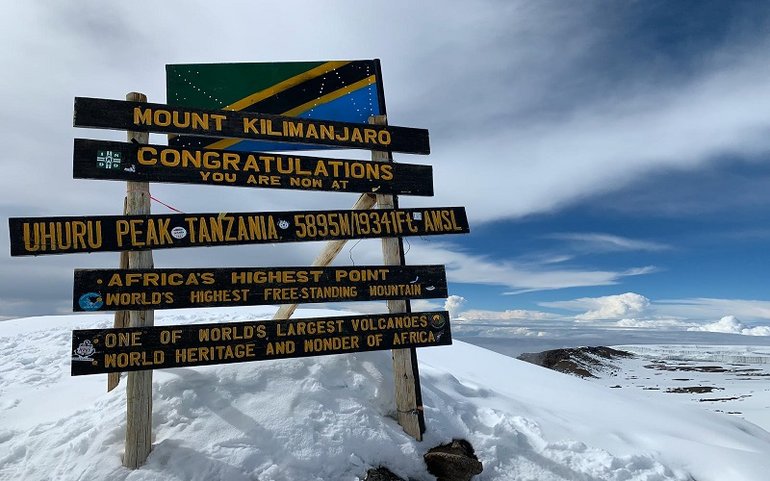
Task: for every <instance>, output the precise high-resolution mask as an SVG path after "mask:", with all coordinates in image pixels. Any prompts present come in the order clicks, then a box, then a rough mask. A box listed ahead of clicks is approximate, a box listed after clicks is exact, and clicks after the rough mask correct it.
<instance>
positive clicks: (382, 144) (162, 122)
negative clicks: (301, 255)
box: [74, 97, 430, 154]
mask: <svg viewBox="0 0 770 481" xmlns="http://www.w3.org/2000/svg"><path fill="white" fill-rule="evenodd" d="M74 125H75V127H89V128H96V129H117V130H135V131H139V132H155V133H160V134H188V135H200V136H204V137H236V138H241V139H257V140H270V141H273V142H299V143H302V144H314V145H328V146H332V147H351V148H358V149H377V150H389V151H392V152H404V153H410V154H429V153H430V146H429V141H428V131H427V130H425V129H413V128H408V127H392V126H388V127H385V126H369V125H366V124H356V123H350V122H335V121H322V120H313V119H302V118H297V117H286V116H283V115H269V114H260V113H255V112H235V111H227V110H204V109H191V108H186V107H174V106H170V105H165V104H150V103H142V102H128V101H124V100H109V99H95V98H88V97H75V117H74Z"/></svg>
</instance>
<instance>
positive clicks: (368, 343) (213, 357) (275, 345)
mask: <svg viewBox="0 0 770 481" xmlns="http://www.w3.org/2000/svg"><path fill="white" fill-rule="evenodd" d="M451 343H452V333H451V328H450V325H449V314H448V313H447V312H446V311H429V312H414V313H409V314H368V315H354V316H331V317H320V318H305V319H284V320H278V321H276V320H272V319H271V320H263V321H238V322H220V323H215V324H189V325H187V324H183V325H176V326H169V325H163V326H146V327H141V328H134V327H128V328H123V329H85V330H75V331H73V332H72V346H73V353H79V352H80V353H84V354H85V355H84V356H82V357H81V356H80V355H78V354H74V355H73V357H72V375H73V376H85V375H91V374H102V373H105V372H112V371H118V370H123V371H146V370H153V369H167V368H175V367H193V366H205V365H213V364H232V363H241V362H254V361H265V360H275V359H293V358H300V357H313V356H326V355H331V354H345V353H354V352H368V351H379V350H386V349H392V348H393V347H394V346H401V347H420V348H422V347H430V346H445V345H449V344H451ZM87 346H91V347H93V346H99V347H98V349H94V350H91V352H88V349H87Z"/></svg>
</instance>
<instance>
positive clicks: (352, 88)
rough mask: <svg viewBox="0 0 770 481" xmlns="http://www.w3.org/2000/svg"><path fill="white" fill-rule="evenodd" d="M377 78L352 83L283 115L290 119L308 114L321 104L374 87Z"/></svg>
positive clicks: (372, 76) (371, 76) (371, 77)
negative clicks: (370, 86) (304, 113)
mask: <svg viewBox="0 0 770 481" xmlns="http://www.w3.org/2000/svg"><path fill="white" fill-rule="evenodd" d="M376 80H377V79H376V77H375V76H374V75H370V76H369V77H367V78H365V79H363V80H359V81H358V82H356V83H352V84H350V85H348V86H346V87H343V88H341V89H339V90H335V91H334V92H329V93H328V94H326V95H324V96H323V97H318V98H317V99H315V100H311V101H310V102H307V103H304V104H302V105H300V106H298V107H294V108H293V109H291V110H287V111H286V112H284V113H283V115H288V116H289V117H293V116H295V115H299V114H301V113H303V112H307V111H308V110H310V109H312V108H313V107H318V106H319V105H321V104H325V103H329V102H331V101H333V100H337V99H338V98H340V97H343V96H345V95H347V94H349V93H350V92H353V91H355V90H358V89H360V88H364V87H368V86H369V85H372V84H373V83H374V82H375V81H376Z"/></svg>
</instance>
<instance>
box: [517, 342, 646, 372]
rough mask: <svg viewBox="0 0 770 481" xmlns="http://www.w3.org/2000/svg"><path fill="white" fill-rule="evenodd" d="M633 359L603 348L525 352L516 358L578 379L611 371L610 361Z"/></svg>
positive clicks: (616, 350) (630, 355) (625, 354)
mask: <svg viewBox="0 0 770 481" xmlns="http://www.w3.org/2000/svg"><path fill="white" fill-rule="evenodd" d="M629 357H634V355H633V354H631V353H630V352H626V351H620V350H618V349H612V348H610V347H605V346H596V347H576V348H570V349H553V350H551V351H543V352H525V353H524V354H521V355H519V356H518V357H517V359H520V360H522V361H527V362H529V363H532V364H537V365H538V366H543V367H547V368H548V369H553V370H554V371H559V372H563V373H566V374H572V375H575V376H580V377H597V376H595V375H594V374H593V373H592V371H594V372H595V370H597V369H605V368H609V369H612V368H613V366H612V363H611V361H612V360H613V359H617V358H629Z"/></svg>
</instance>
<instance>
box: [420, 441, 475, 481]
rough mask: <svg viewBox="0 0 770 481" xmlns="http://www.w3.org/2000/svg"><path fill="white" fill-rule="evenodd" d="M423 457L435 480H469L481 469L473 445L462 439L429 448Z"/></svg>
mask: <svg viewBox="0 0 770 481" xmlns="http://www.w3.org/2000/svg"><path fill="white" fill-rule="evenodd" d="M423 458H424V459H425V464H427V465H428V472H429V473H430V474H432V475H434V476H436V478H437V481H469V480H470V479H471V478H472V477H473V476H475V475H477V474H479V473H481V471H482V469H483V466H482V465H481V461H479V458H477V457H476V453H475V452H474V450H473V446H471V443H469V442H468V441H466V440H464V439H454V440H452V442H451V443H449V444H442V445H440V446H436V447H435V448H431V449H430V450H429V451H428V452H427V453H426V454H425V456H423Z"/></svg>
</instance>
